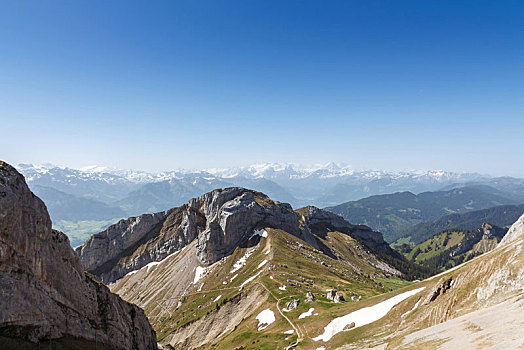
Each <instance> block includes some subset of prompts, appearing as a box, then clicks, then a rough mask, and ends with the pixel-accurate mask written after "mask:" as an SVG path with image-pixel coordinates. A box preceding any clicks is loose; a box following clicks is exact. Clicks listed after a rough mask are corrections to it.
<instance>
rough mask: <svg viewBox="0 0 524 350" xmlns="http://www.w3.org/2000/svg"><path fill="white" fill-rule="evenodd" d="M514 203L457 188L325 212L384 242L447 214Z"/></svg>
mask: <svg viewBox="0 0 524 350" xmlns="http://www.w3.org/2000/svg"><path fill="white" fill-rule="evenodd" d="M513 203H514V201H513V200H511V199H507V198H504V197H502V196H501V195H500V194H499V193H496V191H495V190H492V189H489V188H486V187H478V186H476V187H471V188H470V187H461V188H455V189H453V190H450V191H437V192H424V193H420V194H418V195H415V194H413V193H411V192H398V193H394V194H388V195H379V196H371V197H367V198H363V199H360V200H358V201H354V202H347V203H344V204H340V205H337V206H335V207H329V208H326V209H327V210H329V211H332V212H334V213H336V214H339V215H341V216H342V217H344V218H345V219H346V220H348V221H350V222H354V223H358V224H365V225H368V226H370V227H372V228H373V229H375V230H378V231H380V232H382V233H383V234H384V238H385V239H386V241H388V242H393V241H395V240H397V239H398V238H401V237H404V236H405V235H406V232H407V231H409V230H410V229H411V228H412V227H413V226H414V225H416V224H419V223H421V222H425V221H431V220H435V219H438V218H440V217H442V216H444V215H448V214H451V213H464V212H469V211H474V210H479V209H485V208H489V207H493V206H497V205H502V204H513Z"/></svg>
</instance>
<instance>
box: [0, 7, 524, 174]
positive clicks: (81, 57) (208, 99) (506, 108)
mask: <svg viewBox="0 0 524 350" xmlns="http://www.w3.org/2000/svg"><path fill="white" fill-rule="evenodd" d="M0 9H1V11H0V43H1V45H0V122H1V125H2V131H3V132H2V137H1V138H0V149H1V151H0V158H2V159H5V160H7V161H9V162H11V163H15V164H16V163H21V162H25V163H28V162H33V163H44V162H51V163H55V164H59V165H65V166H73V167H78V166H84V165H91V164H97V165H105V166H112V167H119V168H134V169H144V170H153V171H157V170H164V169H173V168H200V167H216V166H234V165H245V164H250V163H254V162H296V163H304V164H312V163H322V162H330V161H335V162H344V163H347V164H352V165H353V166H355V168H363V169H369V168H382V169H390V170H401V169H444V170H454V171H478V172H481V173H491V174H495V175H503V174H505V175H513V176H524V162H522V161H521V156H522V151H524V137H523V135H524V115H523V110H524V109H523V107H524V86H523V83H524V63H523V62H524V3H523V2H522V1H497V2H493V1H414V0H413V1H369V0H365V1H247V0H243V1H83V2H82V1H65V0H64V1H46V2H42V1H0Z"/></svg>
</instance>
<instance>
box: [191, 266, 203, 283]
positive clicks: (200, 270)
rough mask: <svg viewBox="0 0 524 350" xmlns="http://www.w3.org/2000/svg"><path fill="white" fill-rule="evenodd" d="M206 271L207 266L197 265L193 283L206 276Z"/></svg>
mask: <svg viewBox="0 0 524 350" xmlns="http://www.w3.org/2000/svg"><path fill="white" fill-rule="evenodd" d="M205 273H206V268H205V267H202V266H197V267H196V269H195V279H194V280H193V284H196V283H197V282H198V281H200V279H201V278H202V277H204V274H205Z"/></svg>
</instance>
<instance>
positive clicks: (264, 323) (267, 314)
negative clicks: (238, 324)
mask: <svg viewBox="0 0 524 350" xmlns="http://www.w3.org/2000/svg"><path fill="white" fill-rule="evenodd" d="M256 318H257V320H258V330H259V331H261V330H264V329H266V328H267V327H268V326H269V325H271V324H272V323H273V322H275V314H274V313H273V311H271V310H270V309H265V310H264V311H262V312H261V313H259V314H258V315H257V317H256Z"/></svg>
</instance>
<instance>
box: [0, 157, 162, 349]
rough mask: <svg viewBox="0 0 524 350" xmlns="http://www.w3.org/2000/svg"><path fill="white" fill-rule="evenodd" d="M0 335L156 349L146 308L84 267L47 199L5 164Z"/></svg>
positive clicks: (0, 167) (56, 343) (1, 166)
mask: <svg viewBox="0 0 524 350" xmlns="http://www.w3.org/2000/svg"><path fill="white" fill-rule="evenodd" d="M0 194H1V195H0V337H5V338H4V341H6V342H7V341H17V342H19V343H18V346H20V342H21V343H27V344H30V343H36V342H40V341H45V340H52V341H53V348H57V349H60V348H61V349H66V348H68V347H71V346H72V344H73V343H74V342H78V341H80V342H81V343H82V344H85V345H86V346H88V345H90V344H94V343H97V344H99V345H100V346H105V347H107V348H111V349H144V350H145V349H156V348H157V345H156V336H155V332H154V331H153V329H152V328H151V325H150V324H149V321H148V320H147V318H146V316H145V314H144V312H143V310H142V309H140V308H138V307H137V306H135V305H133V304H130V303H128V302H125V301H123V300H122V299H121V298H120V297H118V296H117V295H115V294H112V293H111V292H110V291H109V289H108V288H107V287H106V286H104V285H102V284H100V283H99V282H96V281H95V280H93V279H92V278H91V276H90V275H89V274H87V273H85V272H84V267H83V266H82V263H81V261H80V259H79V258H78V256H77V255H76V254H75V253H74V251H73V249H71V246H70V243H69V239H68V238H67V236H66V235H64V234H63V233H61V232H58V231H55V230H52V229H51V220H50V218H49V214H48V213H47V209H46V207H45V205H44V203H43V202H42V201H41V200H40V199H39V198H38V197H36V196H35V195H34V194H33V193H32V192H31V191H30V190H29V188H28V187H27V185H26V182H25V180H24V177H23V176H22V175H21V174H19V173H18V172H17V171H16V170H15V169H14V168H13V167H11V166H10V165H8V164H6V163H4V162H2V161H0Z"/></svg>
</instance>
